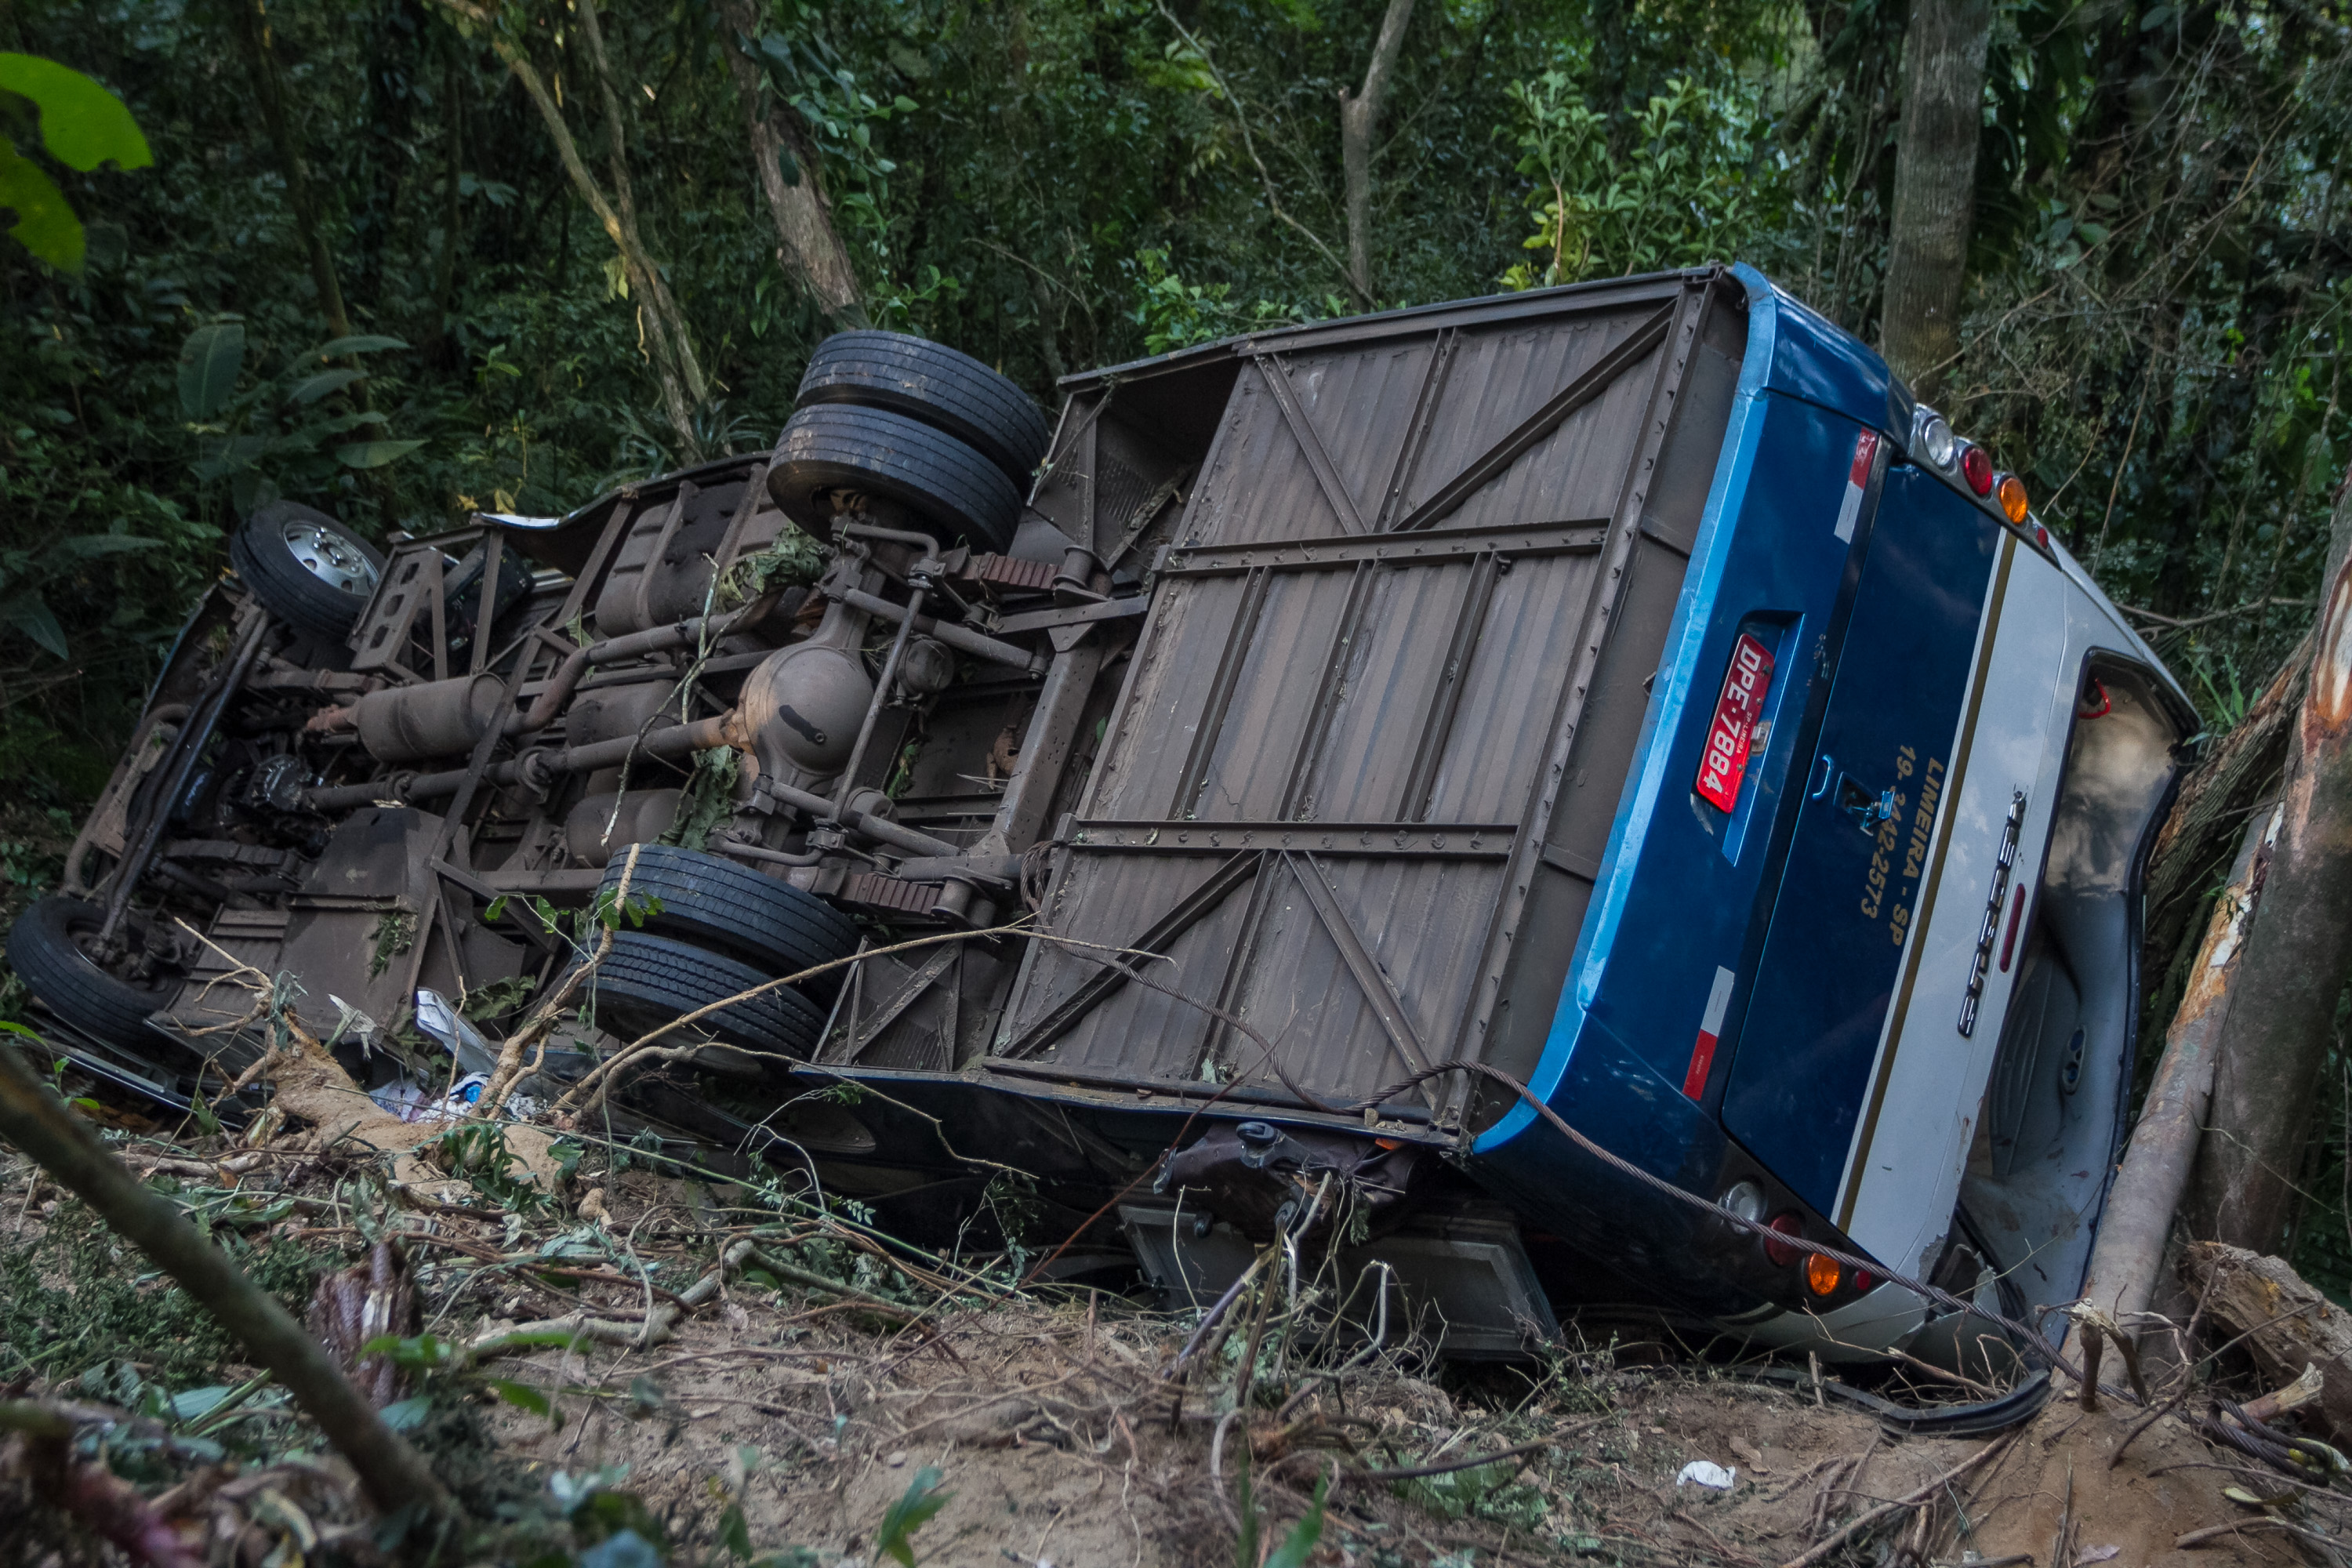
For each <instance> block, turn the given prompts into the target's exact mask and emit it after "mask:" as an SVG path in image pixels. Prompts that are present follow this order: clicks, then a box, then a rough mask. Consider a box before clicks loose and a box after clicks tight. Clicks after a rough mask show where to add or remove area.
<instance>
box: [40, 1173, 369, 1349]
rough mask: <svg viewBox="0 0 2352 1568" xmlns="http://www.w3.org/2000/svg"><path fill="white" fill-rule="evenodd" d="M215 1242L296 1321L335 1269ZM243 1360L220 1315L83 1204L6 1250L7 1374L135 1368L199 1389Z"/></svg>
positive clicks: (224, 1235)
mask: <svg viewBox="0 0 2352 1568" xmlns="http://www.w3.org/2000/svg"><path fill="white" fill-rule="evenodd" d="M215 1236H216V1238H218V1239H221V1240H223V1241H224V1242H225V1243H226V1245H229V1246H230V1247H231V1249H232V1251H233V1252H234V1253H236V1255H237V1261H238V1264H239V1267H241V1268H244V1269H245V1270H246V1272H247V1274H248V1275H250V1276H251V1277H252V1278H253V1279H254V1281H255V1282H256V1283H257V1284H258V1285H260V1286H261V1287H262V1288H263V1289H266V1290H268V1291H269V1292H270V1293H271V1294H272V1295H274V1296H276V1297H277V1298H278V1300H279V1301H281V1302H282V1303H284V1304H285V1306H286V1307H287V1309H288V1310H289V1311H292V1312H293V1313H295V1314H296V1315H297V1316H298V1317H299V1315H300V1314H301V1313H302V1311H303V1310H305V1309H306V1308H307V1307H308V1306H309V1304H310V1292H311V1290H312V1289H314V1288H315V1287H316V1286H317V1283H318V1277H319V1274H320V1271H321V1270H322V1269H323V1268H327V1267H329V1264H330V1260H329V1259H328V1258H326V1256H325V1255H323V1254H321V1253H318V1252H314V1251H312V1250H310V1249H309V1248H306V1247H301V1246H299V1245H297V1244H295V1243H293V1242H289V1241H277V1242H271V1243H268V1244H267V1245H265V1246H261V1247H246V1246H245V1245H244V1244H243V1243H242V1242H239V1241H236V1239H235V1238H234V1236H233V1234H232V1233H229V1232H226V1231H216V1232H215ZM241 1355H242V1352H241V1351H240V1350H239V1348H238V1347H237V1345H236V1342H235V1341H234V1339H232V1338H231V1337H230V1335H229V1334H228V1332H227V1331H226V1330H225V1329H223V1328H221V1327H220V1325H219V1324H218V1322H217V1321H215V1319H214V1318H213V1316H212V1314H210V1313H209V1312H207V1311H205V1310H204V1309H203V1308H202V1307H201V1306H199V1305H198V1304H197V1303H196V1301H195V1300H194V1298H192V1297H190V1296H189V1295H188V1294H187V1293H186V1292H184V1291H183V1290H182V1289H180V1288H179V1287H178V1286H176V1285H174V1284H173V1283H172V1282H171V1281H170V1280H169V1279H164V1278H163V1277H162V1276H161V1275H160V1274H159V1273H157V1272H156V1271H155V1270H154V1269H153V1268H152V1266H151V1265H150V1264H149V1263H148V1262H147V1259H146V1258H145V1257H144V1256H143V1255H142V1254H141V1253H140V1252H139V1251H138V1250H137V1249H136V1248H135V1247H131V1246H130V1245H129V1244H128V1243H126V1242H124V1241H122V1240H121V1238H119V1237H116V1236H115V1235H114V1234H113V1233H112V1232H111V1231H110V1230H109V1229H108V1228H107V1227H106V1226H105V1225H104V1224H103V1223H102V1222H100V1220H99V1219H98V1218H97V1217H96V1216H95V1215H91V1214H90V1213H89V1211H88V1210H87V1209H85V1208H83V1207H82V1205H80V1204H79V1202H68V1203H67V1204H66V1205H63V1206H62V1207H60V1208H59V1209H58V1212H57V1213H56V1214H55V1215H51V1216H50V1218H49V1220H48V1222H47V1224H46V1225H45V1226H43V1227H42V1228H41V1231H40V1233H39V1236H38V1238H37V1239H36V1240H34V1241H33V1242H32V1243H31V1244H30V1245H27V1246H21V1247H9V1248H6V1249H0V1369H5V1372H0V1375H6V1376H15V1375H16V1374H17V1373H25V1372H27V1371H37V1372H38V1373H39V1374H40V1375H41V1376H43V1377H50V1378H57V1377H65V1376H69V1375H71V1374H73V1373H78V1372H79V1371H81V1370H82V1369H84V1368H88V1367H93V1366H106V1365H111V1364H113V1363H124V1362H135V1363H138V1364H139V1365H140V1366H142V1367H143V1368H144V1369H145V1375H146V1378H147V1380H148V1382H150V1383H151V1384H163V1385H169V1386H176V1385H194V1384H202V1383H205V1382H207V1381H209V1380H210V1379H211V1377H212V1375H213V1373H215V1370H216V1369H217V1368H218V1367H219V1366H220V1365H222V1364H223V1363H226V1362H230V1361H234V1360H236V1359H239V1358H240V1356H241Z"/></svg>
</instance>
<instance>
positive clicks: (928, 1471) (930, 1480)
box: [874, 1465, 955, 1568]
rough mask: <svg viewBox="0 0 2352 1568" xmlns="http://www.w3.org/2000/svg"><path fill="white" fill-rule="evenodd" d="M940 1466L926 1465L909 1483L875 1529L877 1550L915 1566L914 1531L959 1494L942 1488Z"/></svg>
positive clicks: (911, 1566) (906, 1567)
mask: <svg viewBox="0 0 2352 1568" xmlns="http://www.w3.org/2000/svg"><path fill="white" fill-rule="evenodd" d="M954 1497H955V1494H954V1493H953V1492H945V1491H941V1490H940V1468H939V1467H938V1466H937V1465H925V1466H924V1467H923V1468H921V1469H919V1470H917V1471H916V1472H915V1479H913V1480H911V1481H908V1483H907V1489H906V1490H905V1491H904V1492H901V1493H900V1494H899V1495H898V1500H897V1501H896V1502H893V1503H892V1504H891V1505H890V1506H889V1508H888V1509H887V1510H885V1511H884V1513H883V1515H882V1523H881V1525H880V1527H879V1528H878V1529H877V1530H876V1531H875V1532H874V1550H875V1551H876V1552H878V1553H880V1554H881V1555H882V1556H885V1557H887V1558H888V1559H890V1561H892V1562H893V1563H900V1564H903V1568H915V1547H914V1541H913V1537H914V1533H915V1531H919V1530H920V1529H922V1528H923V1526H924V1525H926V1524H929V1522H930V1521H931V1518H932V1516H933V1515H935V1514H937V1513H938V1512H939V1511H940V1510H941V1509H943V1508H945V1507H947V1506H948V1504H949V1502H950V1501H951V1500H953V1499H954Z"/></svg>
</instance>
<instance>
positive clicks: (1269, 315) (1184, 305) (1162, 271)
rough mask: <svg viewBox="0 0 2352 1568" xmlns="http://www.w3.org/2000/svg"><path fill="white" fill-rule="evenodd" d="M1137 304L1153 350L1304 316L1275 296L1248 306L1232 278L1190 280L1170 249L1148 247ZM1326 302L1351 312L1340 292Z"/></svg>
mask: <svg viewBox="0 0 2352 1568" xmlns="http://www.w3.org/2000/svg"><path fill="white" fill-rule="evenodd" d="M1133 274H1134V284H1133V287H1134V290H1135V308H1134V310H1133V311H1132V312H1131V316H1130V319H1131V320H1133V321H1134V322H1135V323H1136V324H1137V325H1138V326H1139V327H1141V328H1142V329H1143V347H1144V352H1146V353H1155V354H1160V353H1169V352H1170V351H1171V350H1173V349H1185V348H1191V347H1192V345H1193V344H1194V343H1207V342H1215V341H1216V340H1217V339H1219V338H1229V337H1233V336H1234V335H1236V334H1237V333H1241V332H1251V331H1264V330H1265V329H1266V328H1268V327H1286V326H1289V325H1290V324H1292V323H1293V322H1294V321H1299V320H1301V319H1303V318H1301V317H1300V316H1299V315H1298V313H1297V312H1296V311H1295V310H1292V309H1291V308H1290V307H1289V306H1286V305H1282V304H1278V303H1276V301H1274V300H1253V301H1251V302H1250V303H1249V304H1247V305H1242V304H1240V303H1238V302H1236V301H1235V300H1234V298H1233V292H1234V289H1233V285H1232V284H1230V283H1211V284H1207V285H1202V284H1199V283H1191V284H1188V283H1186V282H1185V281H1184V280H1183V279H1181V278H1179V277H1177V276H1176V275H1175V274H1174V273H1173V272H1171V271H1170V270H1169V269H1168V252H1167V251H1165V250H1161V249H1158V248H1155V247H1149V246H1147V247H1144V248H1143V249H1141V250H1139V251H1137V252H1136V253H1135V261H1134V264H1133ZM1326 303H1327V304H1328V306H1329V309H1328V310H1326V311H1324V312H1323V313H1324V314H1326V315H1331V316H1338V315H1344V314H1346V309H1345V307H1344V306H1343V305H1341V303H1340V301H1339V299H1338V297H1337V296H1333V297H1331V298H1330V299H1328V300H1326Z"/></svg>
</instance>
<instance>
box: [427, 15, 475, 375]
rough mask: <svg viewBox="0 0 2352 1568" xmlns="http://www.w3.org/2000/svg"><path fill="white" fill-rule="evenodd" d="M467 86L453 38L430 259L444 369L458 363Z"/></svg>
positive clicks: (437, 351) (436, 338) (436, 351)
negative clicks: (436, 240) (454, 317)
mask: <svg viewBox="0 0 2352 1568" xmlns="http://www.w3.org/2000/svg"><path fill="white" fill-rule="evenodd" d="M466 86H467V83H466V68H465V59H464V57H463V56H462V55H461V54H460V53H459V52H458V50H457V48H456V47H455V45H454V40H453V44H452V47H451V48H450V50H449V58H448V68H447V70H446V72H445V73H444V75H443V87H442V93H441V96H442V98H443V100H444V101H443V103H442V106H441V107H442V111H443V113H444V115H445V116H446V120H447V122H448V135H447V144H446V146H445V147H444V148H443V149H442V153H443V156H442V161H441V181H442V184H441V247H440V249H439V250H438V251H437V252H436V254H435V256H434V259H433V357H434V358H435V359H436V360H438V361H439V362H440V363H442V365H443V366H444V367H445V368H454V367H455V366H456V365H457V343H456V341H455V339H454V338H453V336H452V335H451V333H450V331H449V317H450V315H451V314H452V311H453V308H454V307H455V305H456V303H457V231H458V230H459V229H460V228H461V227H463V226H464V224H465V221H466V207H465V202H464V199H463V197H462V196H461V195H459V189H460V187H461V186H462V185H463V184H464V183H465V176H466Z"/></svg>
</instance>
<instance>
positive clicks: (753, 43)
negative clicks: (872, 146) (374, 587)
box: [719, 0, 867, 329]
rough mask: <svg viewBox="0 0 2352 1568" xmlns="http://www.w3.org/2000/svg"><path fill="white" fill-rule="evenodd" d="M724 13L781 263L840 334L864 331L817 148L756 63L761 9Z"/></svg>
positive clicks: (731, 0)
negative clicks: (788, 173)
mask: <svg viewBox="0 0 2352 1568" xmlns="http://www.w3.org/2000/svg"><path fill="white" fill-rule="evenodd" d="M719 26H720V27H721V28H722V29H723V30H724V32H725V33H726V35H727V37H724V38H722V39H721V40H720V46H719V47H722V48H723V49H725V50H726V52H727V68H728V71H729V72H730V74H731V75H732V76H733V77H734V79H735V95H736V97H737V98H738V99H740V100H741V101H742V105H743V130H744V133H745V135H746V136H747V137H748V138H749V140H750V142H751V166H752V170H753V172H754V173H756V174H758V175H759V178H760V194H761V195H762V196H764V197H766V198H767V203H768V216H771V217H772V218H773V219H774V220H775V224H776V237H777V239H779V240H780V241H782V248H781V249H779V250H778V251H777V252H776V259H777V260H778V261H779V262H782V264H783V268H784V270H785V271H786V272H787V273H789V274H791V276H792V277H793V279H794V281H796V282H798V283H799V284H800V286H801V287H802V288H803V289H806V290H808V295H809V298H810V299H812V300H815V301H816V304H817V309H818V310H822V311H824V318H825V320H826V321H829V322H831V323H832V324H833V325H834V326H835V328H836V329H844V328H850V327H863V326H866V324H867V317H866V301H865V299H864V298H863V296H862V295H861V294H860V293H859V291H858V288H857V274H856V271H855V270H854V269H853V268H851V266H850V264H849V249H848V247H846V246H845V245H843V244H842V243H841V232H840V230H838V229H836V228H835V226H834V223H833V204H832V203H831V202H830V201H828V200H827V199H826V198H825V194H824V182H823V179H822V177H821V170H820V169H819V167H818V164H817V160H816V153H815V150H814V148H812V147H811V146H810V145H809V144H808V138H807V137H805V136H803V134H802V133H801V128H800V125H799V123H798V122H797V121H795V120H794V119H793V115H792V112H791V110H788V109H786V108H784V107H783V106H782V105H781V104H775V103H772V102H771V101H770V100H769V98H768V92H767V88H766V85H765V84H764V83H763V82H762V81H761V73H760V68H759V66H758V65H757V64H756V63H755V62H754V61H753V60H752V58H751V49H752V48H754V47H757V45H758V41H759V37H760V11H759V6H758V5H756V4H755V3H754V0H721V3H720V5H719ZM787 160H789V161H790V163H791V165H792V170H793V178H791V179H789V180H787V179H786V178H784V166H785V163H786V161H787Z"/></svg>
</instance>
